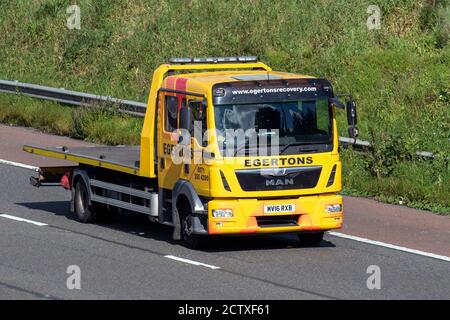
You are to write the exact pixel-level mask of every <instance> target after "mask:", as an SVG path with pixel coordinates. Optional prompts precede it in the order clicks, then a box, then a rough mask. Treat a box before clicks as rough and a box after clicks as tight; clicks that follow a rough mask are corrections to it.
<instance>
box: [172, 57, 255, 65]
mask: <svg viewBox="0 0 450 320" xmlns="http://www.w3.org/2000/svg"><path fill="white" fill-rule="evenodd" d="M236 62H240V63H250V62H258V57H257V56H236V57H207V58H172V59H170V63H171V64H202V63H203V64H204V63H236Z"/></svg>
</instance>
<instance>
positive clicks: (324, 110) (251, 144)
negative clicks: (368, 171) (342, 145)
mask: <svg viewBox="0 0 450 320" xmlns="http://www.w3.org/2000/svg"><path fill="white" fill-rule="evenodd" d="M214 118H215V125H216V132H217V137H218V142H219V149H220V150H221V153H222V155H228V156H230V155H236V154H237V151H239V150H244V151H245V150H250V149H252V148H258V146H260V145H261V137H264V141H266V142H265V145H267V146H268V147H270V146H271V145H272V144H278V146H279V153H280V154H282V153H284V152H285V151H286V150H288V149H289V148H291V147H296V149H297V150H298V149H299V146H303V145H309V150H311V151H313V149H312V148H314V146H316V147H317V146H319V145H330V144H331V143H332V132H331V130H332V129H331V128H332V121H331V119H332V117H331V109H330V107H329V104H328V99H327V98H325V97H324V98H318V99H316V100H300V101H291V102H267V103H256V104H236V105H218V106H215V108H214ZM235 132H241V133H242V132H245V133H246V134H245V137H244V139H239V138H238V136H239V134H238V133H235ZM230 140H233V141H230ZM230 144H231V145H232V148H233V149H234V152H232V153H231V154H230V153H229V148H230ZM226 148H228V150H227V149H226ZM225 150H227V152H226V153H225Z"/></svg>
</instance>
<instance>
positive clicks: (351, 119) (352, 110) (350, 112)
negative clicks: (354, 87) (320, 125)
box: [346, 100, 358, 126]
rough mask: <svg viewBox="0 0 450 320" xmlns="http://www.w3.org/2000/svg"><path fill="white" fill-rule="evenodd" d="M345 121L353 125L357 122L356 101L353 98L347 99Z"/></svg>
mask: <svg viewBox="0 0 450 320" xmlns="http://www.w3.org/2000/svg"><path fill="white" fill-rule="evenodd" d="M346 109H347V122H348V124H349V125H350V126H354V125H356V124H357V123H358V118H357V115H356V103H355V101H354V100H349V101H347V104H346Z"/></svg>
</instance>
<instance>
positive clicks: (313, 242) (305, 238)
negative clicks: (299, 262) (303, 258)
mask: <svg viewBox="0 0 450 320" xmlns="http://www.w3.org/2000/svg"><path fill="white" fill-rule="evenodd" d="M323 235H324V232H315V233H299V234H298V238H299V240H300V242H301V243H302V244H303V245H307V246H317V245H319V244H320V242H322V239H323Z"/></svg>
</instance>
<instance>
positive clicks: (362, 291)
mask: <svg viewBox="0 0 450 320" xmlns="http://www.w3.org/2000/svg"><path fill="white" fill-rule="evenodd" d="M31 174H32V172H30V171H29V170H25V169H21V168H17V167H11V166H7V165H0V181H1V183H0V215H2V214H3V215H5V214H6V215H10V216H12V217H19V218H25V219H29V220H32V221H36V222H41V223H45V224H47V225H45V226H40V225H36V224H32V223H28V222H23V221H16V220H12V219H10V218H8V216H6V217H5V216H0V299H80V298H81V299H449V298H450V263H449V262H447V261H443V260H439V259H434V258H430V257H425V256H421V255H416V254H411V253H407V252H402V251H399V250H393V249H389V248H384V247H380V246H376V245H371V244H367V243H361V242H357V241H353V240H348V239H343V238H339V237H334V236H331V235H327V236H326V237H325V240H324V241H323V242H322V244H321V246H320V247H303V246H301V245H300V244H299V242H298V240H297V238H296V237H294V236H289V235H285V236H266V237H246V238H242V237H239V238H226V239H221V238H219V239H214V240H212V241H211V244H210V246H209V247H208V248H206V249H205V250H203V251H193V250H190V249H187V248H185V247H183V246H181V245H179V244H178V243H174V242H173V241H172V240H171V229H170V228H167V227H164V226H161V225H156V224H152V223H150V222H148V221H147V219H146V217H145V216H140V215H121V216H119V217H118V220H117V221H115V222H113V223H107V224H96V225H94V224H88V225H86V224H81V223H79V222H77V221H76V220H75V219H74V217H73V216H72V215H71V214H70V213H69V212H68V211H69V210H68V209H69V202H68V200H69V199H70V194H69V193H68V192H67V191H64V190H63V189H62V188H59V187H43V188H40V189H37V188H34V187H32V186H31V185H29V184H28V178H29V176H30V175H31ZM167 256H172V258H170V257H167ZM174 257H175V258H174ZM178 258H183V259H189V260H190V261H194V262H198V263H203V264H204V265H194V264H190V263H186V262H182V261H178V260H174V259H178ZM71 265H76V266H78V267H79V268H80V271H81V289H74V290H70V289H68V288H67V278H68V277H69V276H70V274H68V273H67V272H66V271H67V268H68V267H69V266H71ZM373 265H375V266H378V267H379V268H380V272H381V273H380V275H381V277H380V279H381V282H380V284H381V288H380V289H374V290H370V289H368V288H367V279H368V277H369V276H370V274H368V273H367V268H368V267H369V266H373ZM216 267H218V268H216Z"/></svg>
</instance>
